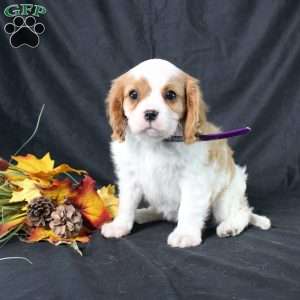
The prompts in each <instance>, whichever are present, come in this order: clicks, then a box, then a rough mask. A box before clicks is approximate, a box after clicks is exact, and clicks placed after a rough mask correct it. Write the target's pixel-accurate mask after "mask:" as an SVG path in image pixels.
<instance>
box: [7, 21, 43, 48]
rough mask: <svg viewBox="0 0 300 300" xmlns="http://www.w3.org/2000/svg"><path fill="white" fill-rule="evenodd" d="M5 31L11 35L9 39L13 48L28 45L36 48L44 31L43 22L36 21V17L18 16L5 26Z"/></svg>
mask: <svg viewBox="0 0 300 300" xmlns="http://www.w3.org/2000/svg"><path fill="white" fill-rule="evenodd" d="M4 31H5V32H6V33H7V34H9V35H10V38H9V41H10V44H11V46H12V47H13V48H19V47H21V46H24V45H26V46H28V47H31V48H36V47H37V46H38V45H39V43H40V37H39V36H40V35H41V34H43V33H44V31H45V26H44V24H43V23H40V22H36V19H35V17H33V16H28V17H26V18H24V17H21V16H16V17H15V18H14V19H13V21H12V23H7V24H6V25H5V26H4Z"/></svg>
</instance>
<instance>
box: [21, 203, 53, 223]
mask: <svg viewBox="0 0 300 300" xmlns="http://www.w3.org/2000/svg"><path fill="white" fill-rule="evenodd" d="M54 208H55V206H54V204H53V202H52V201H51V200H49V199H47V198H44V197H39V198H35V199H33V200H32V201H31V202H30V203H29V205H28V210H27V218H28V219H29V221H30V222H31V225H32V226H35V227H38V226H47V225H48V224H49V222H50V221H51V213H52V212H53V210H54Z"/></svg>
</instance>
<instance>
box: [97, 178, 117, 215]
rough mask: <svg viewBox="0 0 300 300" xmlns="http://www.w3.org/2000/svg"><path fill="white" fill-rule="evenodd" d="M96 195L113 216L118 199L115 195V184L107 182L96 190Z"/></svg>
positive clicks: (115, 213) (115, 212)
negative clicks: (107, 183) (106, 184)
mask: <svg viewBox="0 0 300 300" xmlns="http://www.w3.org/2000/svg"><path fill="white" fill-rule="evenodd" d="M97 193H98V195H99V196H100V197H101V198H102V200H103V202H104V206H105V207H106V208H107V209H108V210H109V212H110V214H111V215H112V217H113V218H114V217H115V216H116V215H117V213H118V206H119V199H118V198H117V197H116V189H115V186H114V185H112V184H109V185H108V186H103V187H102V188H101V189H99V190H97Z"/></svg>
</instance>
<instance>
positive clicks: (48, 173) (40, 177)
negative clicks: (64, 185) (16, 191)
mask: <svg viewBox="0 0 300 300" xmlns="http://www.w3.org/2000/svg"><path fill="white" fill-rule="evenodd" d="M12 158H13V159H14V160H15V161H16V162H17V165H16V166H15V169H16V170H20V171H21V172H23V173H25V175H27V176H28V177H30V178H31V179H32V180H34V181H35V182H36V183H37V184H39V186H43V187H48V186H50V185H51V184H52V182H51V180H52V179H53V178H54V176H56V175H59V174H61V173H67V172H75V173H77V174H80V175H81V174H85V173H86V171H84V170H77V169H74V168H72V167H70V166H69V165H67V164H61V165H59V166H57V167H55V168H54V160H52V159H51V157H50V154H49V153H47V154H46V155H44V157H42V158H37V157H36V156H35V155H32V154H27V155H25V156H12ZM12 175H13V178H12ZM6 176H7V177H8V178H9V179H13V180H22V177H19V178H18V177H17V176H16V173H12V170H11V171H10V173H9V174H8V175H6Z"/></svg>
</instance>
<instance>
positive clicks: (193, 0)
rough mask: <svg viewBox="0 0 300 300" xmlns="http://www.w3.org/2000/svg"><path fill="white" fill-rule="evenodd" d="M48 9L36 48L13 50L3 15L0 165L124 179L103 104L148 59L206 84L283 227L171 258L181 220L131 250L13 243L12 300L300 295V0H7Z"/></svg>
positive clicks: (125, 243)
mask: <svg viewBox="0 0 300 300" xmlns="http://www.w3.org/2000/svg"><path fill="white" fill-rule="evenodd" d="M15 3H35V4H40V5H43V6H45V7H46V9H47V13H46V15H42V16H40V17H38V18H37V19H38V21H39V22H42V23H43V24H44V26H45V32H44V33H43V34H41V35H40V43H39V45H38V47H36V48H29V47H27V46H22V47H20V48H12V47H11V45H10V43H9V35H8V34H7V33H6V32H5V31H4V30H2V28H3V27H4V25H5V24H6V23H7V22H11V21H12V18H9V17H6V16H4V14H1V18H0V27H1V30H0V122H1V123H0V138H1V144H0V145H1V149H0V154H1V156H3V157H5V158H8V157H9V155H10V154H13V153H14V152H15V151H16V150H17V148H18V147H19V146H20V145H21V144H22V143H23V142H24V141H25V140H26V139H27V138H28V136H30V134H31V133H32V131H33V129H34V127H35V123H36V119H37V116H38V114H39V111H40V109H41V107H42V105H43V104H45V105H46V107H45V111H44V114H43V116H42V120H41V124H40V128H39V130H38V133H37V135H36V137H35V138H34V140H33V141H32V142H31V143H30V144H29V145H28V146H27V147H26V148H25V149H24V150H23V152H22V153H23V154H25V153H34V154H36V155H38V156H41V155H43V154H44V153H46V152H48V151H49V152H50V153H51V154H52V156H53V158H55V160H56V161H57V163H61V162H67V163H69V164H71V165H72V166H74V167H76V168H83V169H87V170H89V172H90V173H91V175H92V176H93V177H94V178H95V179H97V183H98V185H103V184H108V183H112V182H114V180H115V177H114V173H113V168H112V163H111V159H110V156H109V141H110V134H111V131H110V128H109V126H108V124H107V119H106V116H105V105H104V99H105V96H106V94H107V91H108V89H109V86H110V81H111V80H112V79H113V78H115V77H117V76H118V75H120V74H121V73H123V72H125V71H127V70H128V69H130V68H132V67H133V66H135V65H136V64H138V63H139V62H141V61H143V60H146V59H149V58H154V57H158V58H163V59H167V60H169V61H171V62H173V63H174V64H176V65H177V66H179V67H180V68H182V69H183V70H185V71H186V72H188V73H190V74H192V75H193V76H195V77H197V78H199V79H200V80H201V85H202V89H203V92H204V97H205V100H206V102H207V103H208V105H209V107H210V113H209V119H210V120H211V121H213V122H215V123H217V124H218V125H219V126H221V127H222V128H223V129H224V130H226V129H232V128H237V127H242V126H246V125H249V126H251V127H252V129H253V132H252V133H251V134H250V135H248V136H246V137H238V138H234V139H231V140H230V144H231V145H232V146H233V149H234V150H235V157H236V160H237V162H238V163H240V164H243V165H244V164H246V165H247V166H248V172H249V185H248V194H249V201H250V203H251V204H252V205H254V206H255V208H256V211H257V212H260V213H263V214H266V215H268V216H270V217H271V219H272V221H273V228H272V229H271V230H270V231H268V232H263V231H260V230H258V229H255V228H250V229H249V230H247V231H246V232H245V233H243V234H242V235H241V236H239V237H237V238H230V239H222V240H221V239H219V238H217V237H216V235H215V230H214V229H213V228H209V229H208V230H207V231H206V234H205V240H204V243H203V245H201V246H200V247H197V248H194V249H187V250H178V249H171V248H169V247H168V246H167V245H166V238H167V235H168V233H169V232H170V231H171V230H172V228H173V226H174V225H172V224H168V223H164V222H161V223H156V224H149V225H146V226H136V230H135V232H134V233H133V234H132V235H130V236H129V237H127V238H124V239H121V240H118V241H116V240H104V239H103V238H102V237H101V236H100V235H99V234H95V236H94V239H93V241H92V243H91V244H90V245H88V246H87V247H86V249H85V251H84V254H85V256H84V257H83V258H81V257H79V256H78V255H77V254H75V253H73V252H72V250H71V249H69V248H66V247H60V248H55V247H54V246H51V245H48V244H45V243H40V244H38V245H24V244H21V243H19V242H18V241H17V240H14V241H12V242H10V243H8V244H6V245H5V246H4V247H2V248H1V249H0V257H4V256H11V255H14V256H20V255H21V256H26V257H28V258H29V259H31V261H32V262H33V265H29V264H26V263H25V262H19V261H1V262H0V290H1V299H84V300H89V299H102V298H103V299H180V298H183V299H200V298H201V297H203V299H254V298H257V299H299V297H300V281H299V280H300V261H299V254H300V239H299V237H300V230H299V226H300V217H299V208H300V204H299V201H300V199H299V194H300V192H299V191H300V189H299V181H300V173H299V172H300V155H299V153H300V138H299V137H300V134H299V133H300V132H299V130H300V121H299V113H300V100H299V99H300V87H299V77H300V55H299V50H300V18H299V15H300V2H299V1H292V0H290V1H289V0H277V1H274V0H262V1H246V0H244V1H239V0H227V1H222V0H209V1H208V0H206V1H205V0H202V1H199V0H186V1H184V0H169V1H167V0H164V1H160V0H157V1H155V0H152V1H151V0H135V1H133V0H127V1H122V0H101V1H96V0H89V1H72V0H64V1H59V0H56V1H54V0H52V1H42V0H40V1H38V2H35V1H20V2H18V1H17V0H16V1H4V0H2V1H1V2H0V10H1V11H4V9H5V7H7V6H8V5H9V4H15Z"/></svg>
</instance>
